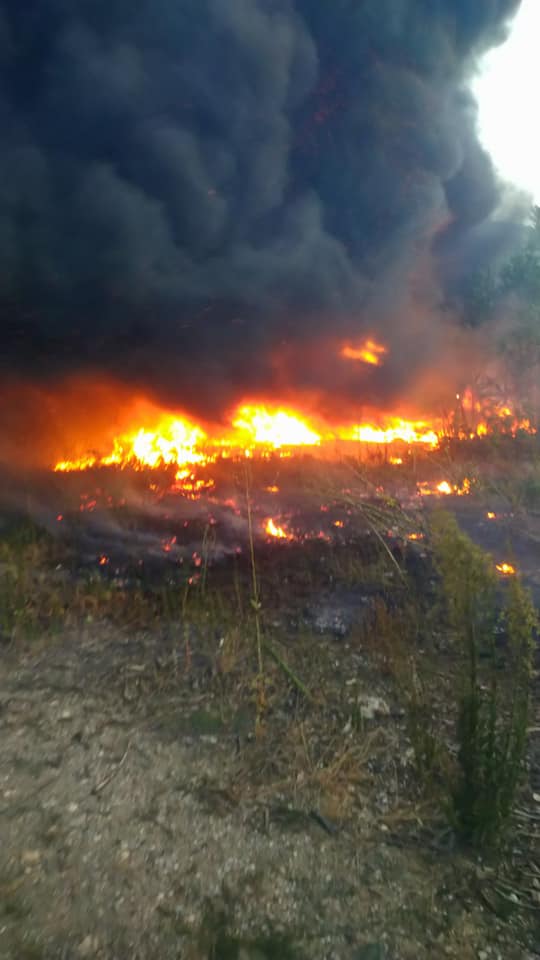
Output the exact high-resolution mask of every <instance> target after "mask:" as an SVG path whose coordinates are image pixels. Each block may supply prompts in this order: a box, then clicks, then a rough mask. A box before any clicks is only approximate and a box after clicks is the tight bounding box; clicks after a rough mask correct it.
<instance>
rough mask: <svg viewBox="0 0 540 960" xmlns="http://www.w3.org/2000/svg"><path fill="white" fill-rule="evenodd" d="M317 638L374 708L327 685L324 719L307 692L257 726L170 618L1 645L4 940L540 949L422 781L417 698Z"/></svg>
mask: <svg viewBox="0 0 540 960" xmlns="http://www.w3.org/2000/svg"><path fill="white" fill-rule="evenodd" d="M310 642H311V644H312V646H311V648H310V658H311V662H312V663H319V664H320V669H321V670H323V669H332V670H335V673H336V677H337V678H338V681H339V683H340V685H342V687H343V688H344V689H347V690H348V692H349V694H350V700H351V702H352V700H353V694H354V702H355V704H356V705H358V704H361V705H362V704H363V706H361V708H360V723H358V722H357V720H358V718H357V717H356V722H355V723H351V722H350V720H347V719H346V718H345V720H344V717H342V716H340V715H339V713H338V712H337V709H335V708H334V706H333V705H332V703H326V705H325V707H324V709H323V710H318V711H313V714H315V713H317V716H318V718H319V719H318V720H317V723H318V724H319V726H318V727H317V728H315V726H314V721H313V719H312V715H311V714H310V713H308V712H306V711H305V710H304V709H303V708H302V707H301V706H300V705H299V704H298V698H297V697H294V696H293V695H291V697H290V698H289V703H288V705H287V704H286V703H285V704H284V703H283V702H281V701H280V704H279V706H278V707H276V708H275V710H274V712H272V709H271V708H269V709H268V721H267V725H266V729H265V731H264V732H263V735H262V737H261V738H259V739H257V738H255V737H254V736H253V733H252V730H253V723H252V716H251V713H250V710H251V707H250V702H251V701H250V699H249V698H248V699H247V701H246V706H245V709H240V710H237V711H236V713H235V715H234V716H232V717H229V716H225V714H224V712H223V709H222V705H220V701H219V698H218V699H216V696H215V684H213V683H212V682H210V680H209V679H208V674H209V670H208V664H207V663H205V662H204V661H203V660H201V662H197V661H195V662H194V663H193V664H191V666H190V669H189V671H187V670H186V665H185V663H182V662H181V659H179V657H176V659H175V656H176V654H175V651H174V650H173V651H172V653H171V645H170V640H169V639H167V638H166V637H164V635H163V633H162V632H160V630H159V629H158V627H157V626H156V631H155V632H154V633H149V632H145V633H141V634H125V633H123V632H122V631H119V630H118V629H116V628H113V627H111V626H107V625H104V624H99V623H97V624H96V623H95V624H91V625H88V626H87V627H85V628H84V629H81V630H78V631H76V632H69V631H67V630H66V631H64V633H63V634H62V635H61V636H60V637H57V638H56V639H55V640H54V642H48V643H47V644H45V645H43V646H42V648H41V649H39V648H36V646H32V647H24V646H20V645H19V646H17V647H8V646H5V647H4V648H2V649H1V653H0V728H1V737H2V752H1V756H0V837H1V846H0V958H2V960H38V958H39V960H46V958H51V960H52V958H64V960H71V958H73V960H76V958H101V960H113V958H117V960H127V958H130V960H149V958H156V960H158V958H159V960H169V958H170V960H173V958H174V960H183V958H185V960H206V958H211V957H214V958H217V960H219V958H235V957H237V958H238V960H241V958H242V960H265V958H266V960H269V958H272V957H273V958H278V957H279V958H287V957H290V958H310V960H331V958H332V960H377V958H379V960H380V958H384V960H424V958H425V960H428V958H438V957H450V958H456V960H457V958H460V960H474V958H479V960H489V958H491V960H533V958H534V957H537V956H540V953H539V954H536V953H535V952H534V944H535V942H538V941H535V937H536V933H538V929H539V928H538V926H537V927H536V930H535V927H534V923H533V919H534V916H535V914H534V912H533V910H532V909H530V905H529V908H528V909H526V910H524V911H521V910H515V911H514V910H508V911H507V912H506V913H505V912H503V911H501V910H500V909H496V908H495V909H493V897H492V879H493V875H492V871H491V868H490V867H489V865H487V864H483V863H482V862H481V861H478V860H475V859H474V858H472V857H470V856H467V855H465V854H464V853H460V852H458V851H456V850H455V849H453V848H452V844H451V842H450V839H449V837H448V834H447V833H446V832H445V830H444V824H443V826H442V828H441V825H440V823H439V824H437V823H436V822H435V824H433V822H432V820H431V819H430V817H429V815H427V814H426V816H424V813H423V811H422V806H421V804H420V805H419V804H417V803H413V802H411V801H410V798H409V797H408V796H407V789H408V788H407V783H408V782H409V781H410V778H411V770H412V767H411V756H410V749H409V748H408V746H407V742H406V739H404V735H403V718H402V716H401V714H400V711H399V709H398V707H397V706H396V704H395V703H394V701H393V699H392V692H391V690H390V689H389V688H386V687H385V685H384V678H381V677H380V676H379V675H378V674H377V673H376V672H374V671H373V669H372V667H370V665H369V658H368V657H367V656H366V654H365V651H364V650H363V649H362V645H361V643H360V642H359V641H358V640H355V639H354V638H349V639H344V638H341V639H339V638H338V637H336V636H333V637H328V636H320V637H317V638H315V639H312V640H311V641H310ZM210 672H211V671H210ZM321 724H322V725H323V726H325V728H326V729H325V734H326V735H327V741H326V746H325V748H324V750H323V749H320V748H319V747H317V749H316V747H315V744H316V743H318V742H319V740H320V738H321V736H323V733H321V726H320V725H321ZM337 738H339V743H340V746H339V749H338V748H337V746H335V748H333V747H332V744H335V743H337ZM332 750H334V752H332ZM287 751H288V752H287ZM295 751H296V752H295ZM325 751H326V753H325ZM292 754H294V756H295V762H294V763H288V761H285V760H284V759H283V758H284V757H290V756H291V755H292ZM315 755H317V756H318V757H322V758H323V759H322V760H318V761H315V759H312V761H310V759H309V758H310V757H311V756H312V757H315ZM300 756H301V757H302V758H303V760H302V762H300V761H299V759H298V758H299V757H300ZM324 757H327V759H326V760H324ZM328 758H330V759H328ZM345 767H346V768H347V769H346V770H345ZM341 772H343V773H344V776H343V777H341ZM531 796H533V795H531ZM536 799H537V800H538V799H540V798H538V797H536ZM531 811H532V812H531ZM528 815H529V816H530V817H531V821H530V823H531V830H536V829H537V828H538V821H539V820H540V803H538V804H537V805H536V808H535V807H534V802H533V806H532V807H531V808H530V812H529V814H528ZM537 869H538V867H535V866H534V865H533V866H530V872H531V873H533V872H534V871H535V870H537ZM536 876H537V879H530V878H529V880H528V881H527V883H529V885H530V886H531V890H532V892H533V899H532V900H531V904H533V905H534V895H535V896H536V901H537V902H538V900H539V899H540V879H538V878H539V877H540V872H539V873H538V874H537V875H536ZM535 884H536V887H535V886H534V885H535ZM511 900H512V896H510V897H509V902H510V906H511V905H512V904H511Z"/></svg>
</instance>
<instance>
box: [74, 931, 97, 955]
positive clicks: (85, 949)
mask: <svg viewBox="0 0 540 960" xmlns="http://www.w3.org/2000/svg"><path fill="white" fill-rule="evenodd" d="M98 947H99V942H98V939H97V937H91V936H90V934H89V935H88V936H87V937H85V938H84V940H81V942H80V944H79V946H78V947H77V952H78V954H79V956H80V957H92V956H93V955H94V954H95V953H96V952H97V950H98Z"/></svg>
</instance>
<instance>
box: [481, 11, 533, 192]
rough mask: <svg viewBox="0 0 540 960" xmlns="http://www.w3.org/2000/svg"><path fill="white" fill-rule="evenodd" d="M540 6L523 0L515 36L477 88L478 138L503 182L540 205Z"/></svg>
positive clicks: (484, 68) (490, 61) (488, 60)
mask: <svg viewBox="0 0 540 960" xmlns="http://www.w3.org/2000/svg"><path fill="white" fill-rule="evenodd" d="M539 45H540V3H539V0H523V2H522V5H521V7H520V10H519V12H518V14H517V16H516V18H515V20H514V23H513V26H512V31H511V34H510V36H509V38H508V40H507V41H506V43H504V44H503V45H502V46H501V47H498V48H496V49H494V50H492V51H491V52H490V53H488V54H487V56H486V57H485V58H484V60H483V61H482V64H481V67H480V72H479V76H478V77H477V79H476V81H475V83H474V84H473V90H474V93H475V95H476V97H477V99H478V106H479V134H480V138H481V140H482V142H483V144H484V146H485V147H486V149H487V150H488V152H489V153H490V154H491V157H492V159H493V162H494V163H495V166H496V167H497V170H498V172H499V173H500V174H501V176H502V177H503V178H504V179H505V180H509V181H511V182H512V183H515V184H516V185H517V186H519V187H521V188H523V189H525V190H527V191H528V192H529V193H531V194H532V196H533V198H534V201H535V203H537V204H540V123H538V110H537V97H538V91H539V90H540V49H539Z"/></svg>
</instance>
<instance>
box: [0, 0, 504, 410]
mask: <svg viewBox="0 0 540 960" xmlns="http://www.w3.org/2000/svg"><path fill="white" fill-rule="evenodd" d="M518 6H519V0H474V3H473V2H470V0H136V2H133V0H129V2H128V0H24V2H23V0H3V2H1V3H0V65H1V66H0V69H1V87H0V91H1V92H0V120H1V127H0V129H1V130H2V145H1V151H0V325H1V332H0V356H1V358H2V366H1V369H2V370H3V371H4V376H6V375H12V376H22V377H24V376H29V377H32V378H34V379H35V378H36V377H37V378H39V377H47V378H51V379H54V378H57V377H59V376H61V375H62V374H64V373H66V372H69V373H71V374H72V373H74V372H76V371H77V370H85V369H93V370H98V371H101V372H103V373H104V374H111V375H114V376H115V377H118V378H120V379H122V380H124V381H126V380H127V381H129V380H130V379H131V380H133V382H134V383H135V382H136V383H137V384H138V385H142V386H147V387H148V388H149V389H154V390H155V389H158V390H161V391H162V392H163V394H164V395H165V394H167V396H168V398H169V399H172V398H175V399H176V400H178V401H179V402H184V403H185V402H186V401H189V402H188V406H191V407H192V408H193V407H195V408H196V407H197V406H199V407H203V406H204V407H206V408H207V409H211V408H212V407H213V406H217V405H218V404H221V403H222V402H223V401H224V400H230V399H232V398H234V397H235V396H237V395H240V394H242V393H254V392H257V391H260V390H264V389H265V388H268V387H270V386H271V384H272V381H273V378H274V377H275V356H276V353H277V354H279V350H280V349H282V348H285V349H288V350H290V349H291V345H292V348H293V349H294V347H295V346H296V347H297V349H298V358H299V362H298V364H297V366H296V370H295V373H296V377H297V380H298V383H299V385H302V383H303V382H306V383H309V384H310V385H311V384H312V381H313V380H315V381H316V380H317V378H318V377H319V372H318V371H317V372H316V373H314V371H313V369H311V370H308V369H306V368H305V365H303V364H302V362H301V361H302V345H303V344H304V343H305V342H307V341H310V342H311V341H312V340H314V339H317V338H318V337H321V338H322V340H323V341H324V342H327V341H328V338H329V337H330V336H335V337H342V338H344V337H352V336H361V334H362V331H363V330H366V331H369V332H370V333H373V332H375V333H377V331H381V333H382V334H383V335H384V336H385V337H387V338H389V339H390V346H391V347H392V345H393V344H394V343H395V345H396V349H395V350H394V357H397V359H395V360H394V363H393V365H391V366H390V370H391V374H392V377H393V378H394V382H395V383H396V382H400V381H401V379H402V368H401V367H400V366H399V357H400V349H399V347H400V346H402V345H403V344H404V343H407V344H408V345H409V350H410V354H411V356H414V357H415V359H416V360H417V361H418V362H420V360H421V357H420V354H419V350H418V344H417V343H416V342H415V340H414V335H413V331H412V330H410V329H409V320H410V315H411V302H413V303H414V302H415V301H416V299H418V297H420V299H422V298H423V297H424V299H425V301H426V302H425V304H424V308H425V309H426V310H427V311H428V312H429V311H432V312H433V318H432V322H433V325H434V327H435V326H436V323H437V320H436V317H435V314H436V313H437V310H438V308H439V306H440V304H442V303H443V302H444V300H445V298H446V297H447V295H448V289H447V287H448V288H450V287H451V288H452V290H453V291H454V292H455V290H456V289H459V284H460V282H461V279H462V275H463V274H464V272H465V271H469V270H470V268H471V263H472V264H474V261H475V258H479V259H480V260H481V259H482V256H483V251H486V250H491V248H492V247H493V244H495V245H496V247H497V249H500V248H501V247H502V248H504V234H505V230H504V229H502V235H503V236H502V237H501V224H500V218H499V222H497V211H498V208H499V205H500V202H501V188H500V186H499V184H498V183H497V181H496V177H495V175H494V171H493V168H492V164H491V162H490V159H489V158H488V156H487V155H486V154H485V152H484V151H483V150H482V148H481V147H480V145H479V143H478V139H477V136H476V133H475V107H474V103H473V102H472V100H471V97H470V95H469V94H468V93H467V79H468V77H469V76H470V74H471V71H472V70H473V68H474V64H475V63H476V62H477V60H478V58H479V57H480V56H481V54H482V52H483V51H485V50H486V49H487V48H489V47H490V46H492V45H493V44H496V43H498V42H501V41H502V40H503V39H504V36H505V29H506V26H507V23H508V20H509V18H510V17H511V16H512V15H513V14H514V13H515V11H516V9H517V8H518ZM492 224H493V236H496V240H494V241H493V242H492V243H490V241H489V237H490V235H491V233H492V231H491V225H492ZM510 233H511V234H512V237H513V236H514V233H515V232H514V233H513V232H512V231H510ZM476 238H480V240H479V241H478V242H476ZM460 250H466V251H467V255H466V258H465V260H466V262H463V258H460V253H459V251H460ZM419 264H422V265H423V266H422V269H421V271H420V273H421V274H422V277H425V275H426V274H429V283H428V284H426V283H425V282H424V280H419V279H418V270H419V268H418V265H419ZM419 290H420V293H419ZM426 290H428V293H425V291H426ZM422 291H424V293H422ZM429 322H431V320H430V321H429ZM423 342H425V337H423ZM425 349H426V350H427V351H428V352H429V349H430V348H429V345H428V346H426V348H425ZM401 355H402V354H401ZM407 369H408V370H410V365H409V366H408V367H407ZM332 370H333V376H334V375H335V364H333V365H332ZM376 375H377V374H375V376H376ZM320 377H321V384H320V385H321V387H323V388H324V387H328V386H329V384H328V383H325V382H324V374H323V373H321V374H320ZM373 382H374V384H375V383H376V382H377V381H373ZM372 389H373V390H376V389H378V388H377V387H376V386H373V387H372Z"/></svg>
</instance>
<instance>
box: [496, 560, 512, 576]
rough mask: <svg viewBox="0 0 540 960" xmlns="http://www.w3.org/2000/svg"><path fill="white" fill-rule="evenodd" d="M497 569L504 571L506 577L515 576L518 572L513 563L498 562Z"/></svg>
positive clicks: (500, 571)
mask: <svg viewBox="0 0 540 960" xmlns="http://www.w3.org/2000/svg"><path fill="white" fill-rule="evenodd" d="M496 569H497V570H498V571H499V573H502V575H503V576H504V577H513V576H515V574H516V573H517V570H516V568H515V567H514V565H513V564H512V563H497V564H496Z"/></svg>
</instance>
